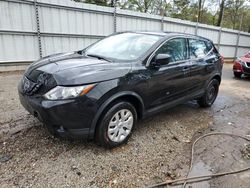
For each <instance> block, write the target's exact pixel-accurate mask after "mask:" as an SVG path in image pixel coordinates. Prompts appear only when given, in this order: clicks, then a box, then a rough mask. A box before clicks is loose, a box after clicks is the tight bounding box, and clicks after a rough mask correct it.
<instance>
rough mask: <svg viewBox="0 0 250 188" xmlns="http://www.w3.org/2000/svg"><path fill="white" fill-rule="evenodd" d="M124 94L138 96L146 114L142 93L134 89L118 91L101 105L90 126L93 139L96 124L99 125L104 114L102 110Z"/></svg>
mask: <svg viewBox="0 0 250 188" xmlns="http://www.w3.org/2000/svg"><path fill="white" fill-rule="evenodd" d="M123 96H133V97H136V98H137V99H138V100H139V101H140V104H141V107H142V114H144V102H143V100H142V98H141V97H140V95H138V94H137V93H136V92H133V91H122V92H119V93H116V94H114V95H112V96H111V97H110V98H109V99H108V100H106V101H105V102H104V103H103V104H102V105H101V106H100V108H99V109H98V111H97V113H96V115H95V117H94V119H93V121H92V123H91V127H90V130H89V138H90V139H92V138H93V137H94V134H95V128H96V125H97V122H98V120H99V118H100V116H101V115H102V112H103V110H104V109H105V108H106V107H107V106H108V105H109V104H110V103H112V102H113V101H114V100H116V99H118V98H119V97H123Z"/></svg>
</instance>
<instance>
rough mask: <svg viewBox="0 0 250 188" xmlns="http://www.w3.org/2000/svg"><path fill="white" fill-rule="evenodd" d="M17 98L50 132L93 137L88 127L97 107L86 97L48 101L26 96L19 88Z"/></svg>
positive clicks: (86, 137) (60, 134)
mask: <svg viewBox="0 0 250 188" xmlns="http://www.w3.org/2000/svg"><path fill="white" fill-rule="evenodd" d="M19 99H20V102H21V104H22V105H23V107H24V108H25V109H26V110H27V111H28V112H29V113H30V114H32V115H34V116H35V117H37V118H38V119H39V120H40V121H41V122H43V123H44V124H45V125H46V126H47V128H48V130H49V131H50V132H51V133H53V134H55V135H58V136H61V137H72V138H83V139H88V138H92V137H93V135H90V133H91V132H93V131H90V127H91V123H92V120H93V118H94V116H95V113H96V111H97V109H98V108H97V107H96V105H95V104H94V102H91V101H90V99H88V98H87V97H83V98H78V99H70V100H58V101H50V100H45V99H43V98H41V97H35V96H27V95H25V94H23V93H21V92H20V90H19Z"/></svg>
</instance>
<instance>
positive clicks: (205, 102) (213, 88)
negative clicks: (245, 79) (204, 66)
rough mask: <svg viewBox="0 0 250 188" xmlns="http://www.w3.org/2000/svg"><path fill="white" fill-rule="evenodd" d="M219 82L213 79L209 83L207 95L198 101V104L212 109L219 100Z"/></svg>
mask: <svg viewBox="0 0 250 188" xmlns="http://www.w3.org/2000/svg"><path fill="white" fill-rule="evenodd" d="M219 85H220V83H219V81H218V80H216V79H213V80H211V81H210V82H209V84H208V86H207V88H206V92H205V94H204V95H203V96H202V97H201V98H199V99H198V104H199V105H200V106H201V107H211V106H212V105H213V103H214V101H215V99H216V98H217V95H218V92H219Z"/></svg>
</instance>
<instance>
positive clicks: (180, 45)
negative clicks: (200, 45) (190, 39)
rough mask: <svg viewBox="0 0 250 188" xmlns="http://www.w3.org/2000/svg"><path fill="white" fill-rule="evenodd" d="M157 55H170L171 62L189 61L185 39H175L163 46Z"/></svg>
mask: <svg viewBox="0 0 250 188" xmlns="http://www.w3.org/2000/svg"><path fill="white" fill-rule="evenodd" d="M157 54H169V55H170V56H171V60H170V62H175V61H182V60H186V59H187V43H186V39H185V38H175V39H171V40H169V41H167V42H166V43H165V44H163V45H162V46H161V47H160V48H159V49H158V51H157V52H156V55H157Z"/></svg>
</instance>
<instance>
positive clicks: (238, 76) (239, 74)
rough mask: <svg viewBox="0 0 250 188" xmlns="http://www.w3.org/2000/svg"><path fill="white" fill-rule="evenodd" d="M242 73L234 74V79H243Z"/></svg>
mask: <svg viewBox="0 0 250 188" xmlns="http://www.w3.org/2000/svg"><path fill="white" fill-rule="evenodd" d="M241 76H242V73H241V72H234V77H236V78H241Z"/></svg>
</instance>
